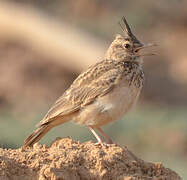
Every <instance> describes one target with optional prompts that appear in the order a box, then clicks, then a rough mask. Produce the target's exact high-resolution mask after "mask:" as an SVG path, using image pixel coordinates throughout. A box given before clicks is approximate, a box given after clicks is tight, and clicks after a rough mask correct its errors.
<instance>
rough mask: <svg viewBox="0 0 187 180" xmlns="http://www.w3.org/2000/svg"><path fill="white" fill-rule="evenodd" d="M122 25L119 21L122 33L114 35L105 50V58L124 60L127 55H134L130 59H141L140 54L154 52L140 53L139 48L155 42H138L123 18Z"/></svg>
mask: <svg viewBox="0 0 187 180" xmlns="http://www.w3.org/2000/svg"><path fill="white" fill-rule="evenodd" d="M122 22H123V25H124V26H122V24H121V23H120V22H119V25H120V27H121V28H122V30H123V32H124V35H123V36H122V35H120V34H118V35H116V37H115V39H114V41H113V42H112V43H111V45H110V47H109V48H108V50H107V53H106V56H105V57H106V58H107V59H114V60H119V61H120V60H125V59H128V57H134V58H130V59H132V60H133V59H134V60H137V59H141V58H139V57H141V56H148V55H154V54H150V53H149V54H148V53H147V54H140V50H142V49H144V48H147V47H152V46H155V44H144V43H142V42H140V41H139V40H138V39H137V38H136V37H135V35H134V34H133V33H132V32H131V29H130V27H129V25H128V23H127V21H126V19H125V17H123V18H122Z"/></svg>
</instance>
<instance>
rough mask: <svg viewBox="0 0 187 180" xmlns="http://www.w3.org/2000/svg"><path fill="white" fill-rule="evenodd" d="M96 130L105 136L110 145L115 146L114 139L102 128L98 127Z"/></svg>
mask: <svg viewBox="0 0 187 180" xmlns="http://www.w3.org/2000/svg"><path fill="white" fill-rule="evenodd" d="M96 129H97V130H98V131H99V132H100V133H101V134H102V135H103V137H104V138H105V139H106V141H107V143H108V144H114V143H113V141H112V139H111V138H110V137H109V136H108V135H107V134H106V133H105V132H104V131H103V130H102V129H101V128H100V127H97V128H96Z"/></svg>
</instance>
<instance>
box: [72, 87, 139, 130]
mask: <svg viewBox="0 0 187 180" xmlns="http://www.w3.org/2000/svg"><path fill="white" fill-rule="evenodd" d="M140 90H141V88H138V89H137V88H136V87H134V86H131V87H127V86H124V87H123V86H122V87H116V88H115V89H113V91H111V92H110V93H108V94H106V95H105V96H103V97H99V98H97V99H96V100H95V101H94V102H93V103H92V104H90V105H87V106H86V107H84V108H83V109H81V110H80V111H79V113H78V114H77V116H76V117H75V118H74V119H73V121H74V122H75V123H78V124H83V125H86V126H92V127H97V126H103V125H105V124H108V123H110V122H112V121H115V120H118V119H121V118H122V117H123V116H124V115H125V114H126V113H127V112H128V111H129V110H130V109H131V108H132V107H133V106H134V105H135V104H136V101H137V99H138V97H139V94H140Z"/></svg>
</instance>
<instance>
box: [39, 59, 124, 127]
mask: <svg viewBox="0 0 187 180" xmlns="http://www.w3.org/2000/svg"><path fill="white" fill-rule="evenodd" d="M121 70H122V69H121V68H119V63H116V62H115V61H112V60H104V61H101V62H99V63H97V64H95V65H94V66H92V67H90V68H89V69H88V70H87V71H85V72H83V73H81V74H80V75H79V76H78V77H77V79H75V81H74V82H73V84H72V85H71V86H70V88H69V89H67V90H66V92H65V93H64V94H63V95H62V96H61V97H60V98H59V99H58V100H57V101H56V102H55V104H54V105H53V106H52V107H51V109H50V110H49V111H48V113H47V114H46V116H45V117H44V119H43V120H42V121H41V122H40V124H43V123H46V122H49V121H50V119H52V118H55V117H57V116H64V115H67V114H69V113H72V112H75V111H77V110H79V109H80V108H81V107H83V106H85V105H87V104H89V103H91V102H93V101H94V100H95V99H96V98H97V97H98V96H103V95H105V94H106V93H108V92H109V91H111V90H112V89H113V88H114V86H115V84H116V82H117V80H118V79H119V78H120V75H121V73H120V72H121Z"/></svg>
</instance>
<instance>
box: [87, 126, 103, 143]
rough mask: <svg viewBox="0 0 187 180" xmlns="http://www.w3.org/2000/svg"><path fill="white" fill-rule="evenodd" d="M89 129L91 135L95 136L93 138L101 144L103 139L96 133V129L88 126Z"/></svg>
mask: <svg viewBox="0 0 187 180" xmlns="http://www.w3.org/2000/svg"><path fill="white" fill-rule="evenodd" d="M88 128H89V129H90V131H91V132H92V133H93V135H94V136H95V138H96V139H97V141H98V143H99V144H101V145H103V140H102V139H101V137H100V136H99V135H98V134H97V133H96V131H95V130H94V129H93V128H92V127H90V126H89V127H88Z"/></svg>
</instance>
